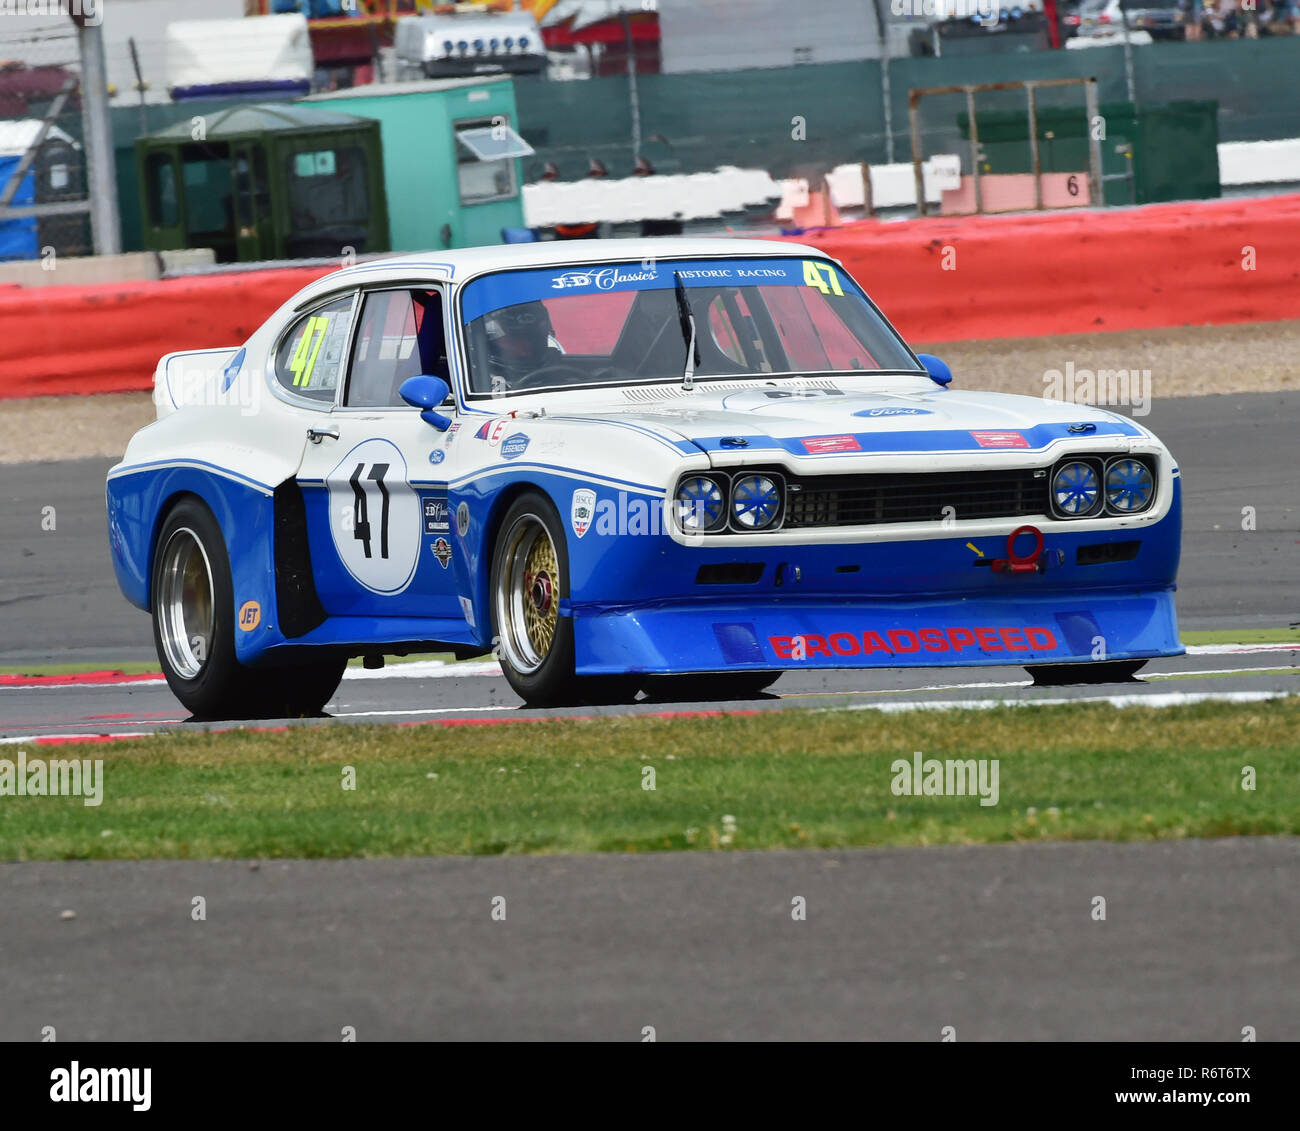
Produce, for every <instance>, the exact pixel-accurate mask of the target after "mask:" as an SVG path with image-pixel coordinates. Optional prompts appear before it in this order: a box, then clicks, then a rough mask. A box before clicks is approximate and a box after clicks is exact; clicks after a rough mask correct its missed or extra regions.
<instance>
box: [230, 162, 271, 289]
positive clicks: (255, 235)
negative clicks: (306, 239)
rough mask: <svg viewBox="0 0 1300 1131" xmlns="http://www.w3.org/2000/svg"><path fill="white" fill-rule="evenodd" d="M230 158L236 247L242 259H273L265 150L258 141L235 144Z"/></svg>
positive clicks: (269, 194) (269, 189) (239, 257)
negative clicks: (233, 185) (232, 174)
mask: <svg viewBox="0 0 1300 1131" xmlns="http://www.w3.org/2000/svg"><path fill="white" fill-rule="evenodd" d="M230 161H231V165H232V167H233V169H234V174H235V249H236V255H237V257H238V259H239V262H241V263H248V262H253V261H255V260H259V259H274V258H275V257H276V256H275V232H274V231H273V227H272V223H271V186H270V184H269V183H268V181H267V178H266V151H265V150H264V149H263V148H262V146H260V145H257V144H244V145H236V146H234V147H233V148H232V150H231V154H230Z"/></svg>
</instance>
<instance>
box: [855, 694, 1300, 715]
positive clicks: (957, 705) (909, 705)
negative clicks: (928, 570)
mask: <svg viewBox="0 0 1300 1131" xmlns="http://www.w3.org/2000/svg"><path fill="white" fill-rule="evenodd" d="M1292 694H1293V693H1292V692H1287V691H1168V692H1159V693H1157V694H1154V695H1097V696H1087V697H1080V698H1078V699H914V700H912V701H910V702H906V703H851V704H849V705H848V706H847V707H844V708H839V709H842V710H845V711H991V710H993V709H994V708H997V707H1063V706H1068V705H1069V704H1071V703H1109V704H1110V705H1111V706H1112V707H1183V706H1186V705H1188V704H1190V703H1207V702H1216V703H1258V702H1262V701H1263V700H1265V699H1288V698H1291V696H1292Z"/></svg>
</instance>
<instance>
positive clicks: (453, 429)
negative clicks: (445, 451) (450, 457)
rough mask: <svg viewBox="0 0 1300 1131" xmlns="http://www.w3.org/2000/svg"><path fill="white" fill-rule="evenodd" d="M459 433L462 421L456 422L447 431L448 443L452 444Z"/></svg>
mask: <svg viewBox="0 0 1300 1131" xmlns="http://www.w3.org/2000/svg"><path fill="white" fill-rule="evenodd" d="M459 431H460V421H459V420H458V421H456V423H455V424H453V425H452V426H451V427H450V428H448V429H447V443H449V444H450V443H451V442H452V441H453V440H454V439H455V438H456V433H457V432H459Z"/></svg>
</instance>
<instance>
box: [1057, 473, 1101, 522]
mask: <svg viewBox="0 0 1300 1131" xmlns="http://www.w3.org/2000/svg"><path fill="white" fill-rule="evenodd" d="M1052 505H1053V506H1054V507H1055V508H1056V511H1057V513H1058V514H1060V515H1062V516H1064V517H1065V518H1084V517H1086V516H1087V515H1091V514H1096V513H1097V512H1098V511H1100V510H1101V477H1100V476H1099V475H1098V474H1097V468H1096V467H1094V466H1093V465H1092V464H1091V463H1088V462H1086V461H1084V460H1070V461H1069V462H1068V463H1063V464H1061V466H1060V467H1058V468H1057V469H1056V474H1055V475H1054V476H1052Z"/></svg>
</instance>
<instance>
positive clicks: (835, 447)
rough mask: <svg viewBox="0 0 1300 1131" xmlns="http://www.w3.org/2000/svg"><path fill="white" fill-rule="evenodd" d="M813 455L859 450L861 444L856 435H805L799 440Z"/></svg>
mask: <svg viewBox="0 0 1300 1131" xmlns="http://www.w3.org/2000/svg"><path fill="white" fill-rule="evenodd" d="M799 442H800V443H801V444H803V446H804V448H805V449H806V450H807V451H808V452H810V453H811V454H813V455H815V456H819V455H824V454H825V453H827V452H860V451H862V445H861V444H859V443H858V438H857V437H856V436H805V437H804V438H803V439H802V440H800V441H799Z"/></svg>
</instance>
